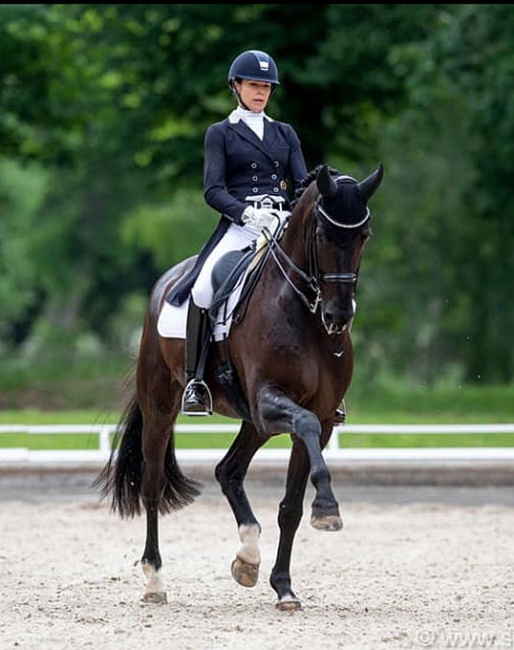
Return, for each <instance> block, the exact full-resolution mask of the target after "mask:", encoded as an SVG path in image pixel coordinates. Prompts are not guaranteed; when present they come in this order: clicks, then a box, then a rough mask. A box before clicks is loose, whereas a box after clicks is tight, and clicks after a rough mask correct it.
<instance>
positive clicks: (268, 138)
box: [228, 119, 275, 162]
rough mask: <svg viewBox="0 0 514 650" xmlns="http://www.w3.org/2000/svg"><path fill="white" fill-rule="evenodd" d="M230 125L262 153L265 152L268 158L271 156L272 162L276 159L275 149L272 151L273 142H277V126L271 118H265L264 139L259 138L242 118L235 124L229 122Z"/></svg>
mask: <svg viewBox="0 0 514 650" xmlns="http://www.w3.org/2000/svg"><path fill="white" fill-rule="evenodd" d="M228 126H229V128H231V129H234V131H236V132H237V133H238V135H239V136H240V137H241V138H243V139H244V140H246V141H247V142H250V143H251V144H252V145H253V146H254V147H255V148H256V149H258V150H259V151H260V152H261V153H263V154H264V155H265V156H266V157H267V158H269V159H270V160H271V161H272V162H274V161H275V157H274V156H273V151H272V150H271V151H270V147H271V149H272V148H273V143H274V142H275V128H274V123H273V122H270V121H269V120H266V119H265V120H264V141H265V142H263V141H261V140H260V138H258V137H257V136H256V135H255V133H254V132H253V131H252V129H250V127H248V126H246V124H245V123H244V122H243V121H242V120H240V121H239V122H236V123H235V124H232V123H231V122H228Z"/></svg>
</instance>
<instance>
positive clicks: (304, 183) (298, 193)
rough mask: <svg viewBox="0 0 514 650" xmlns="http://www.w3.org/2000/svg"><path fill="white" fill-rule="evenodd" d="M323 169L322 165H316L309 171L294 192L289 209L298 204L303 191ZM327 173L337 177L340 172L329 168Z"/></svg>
mask: <svg viewBox="0 0 514 650" xmlns="http://www.w3.org/2000/svg"><path fill="white" fill-rule="evenodd" d="M322 167H323V165H317V166H316V167H315V168H314V169H313V170H311V171H310V172H309V173H308V174H307V176H306V177H305V178H304V179H303V180H302V181H301V182H300V184H299V185H298V187H297V188H296V190H295V193H294V198H293V199H292V200H291V208H294V207H295V205H296V204H297V203H298V201H299V200H300V199H301V197H302V196H303V194H304V192H305V190H306V189H307V188H308V187H309V185H310V184H311V183H312V181H314V180H316V176H317V175H318V172H319V170H320V169H321V168H322ZM328 170H329V172H330V174H331V175H332V176H339V175H340V173H341V172H339V170H337V169H335V168H334V167H329V169H328Z"/></svg>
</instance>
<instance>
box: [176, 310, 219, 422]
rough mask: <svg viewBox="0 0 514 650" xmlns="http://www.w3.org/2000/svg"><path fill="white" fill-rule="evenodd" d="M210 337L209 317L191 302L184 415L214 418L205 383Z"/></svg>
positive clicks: (188, 317)
mask: <svg viewBox="0 0 514 650" xmlns="http://www.w3.org/2000/svg"><path fill="white" fill-rule="evenodd" d="M210 333H211V328H210V322H209V313H208V311H207V310H206V309H201V308H200V307H198V306H197V305H195V304H194V302H193V300H192V299H191V300H190V302H189V308H188V312H187V323H186V360H185V366H186V381H187V385H186V387H185V389H184V394H183V396H182V413H184V414H185V415H212V396H211V391H210V390H209V387H208V386H207V384H206V383H205V382H204V380H203V373H204V369H205V361H206V358H207V346H208V344H209V337H210Z"/></svg>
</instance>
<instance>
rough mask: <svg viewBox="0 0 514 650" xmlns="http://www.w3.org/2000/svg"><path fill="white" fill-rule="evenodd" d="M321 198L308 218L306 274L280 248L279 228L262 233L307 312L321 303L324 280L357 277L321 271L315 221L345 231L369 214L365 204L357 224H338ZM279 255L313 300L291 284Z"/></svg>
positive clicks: (353, 281)
mask: <svg viewBox="0 0 514 650" xmlns="http://www.w3.org/2000/svg"><path fill="white" fill-rule="evenodd" d="M335 181H336V182H337V181H342V182H343V183H345V182H346V183H351V182H356V181H355V179H353V178H351V177H350V176H338V177H337V178H336V179H335ZM322 199H323V196H322V195H320V196H319V197H318V198H317V200H316V203H315V205H314V208H313V212H314V214H313V218H312V219H311V226H310V229H309V236H308V241H307V257H308V267H309V271H308V273H305V272H304V271H303V270H302V269H301V268H300V267H298V266H297V265H296V264H295V262H293V260H292V259H291V258H290V257H289V256H288V255H287V254H286V253H285V252H284V251H283V250H282V248H281V247H280V245H279V243H278V242H279V238H280V235H281V232H282V231H280V233H277V234H275V235H271V236H270V235H269V234H268V233H266V230H265V231H264V232H263V234H264V235H265V236H266V239H267V240H268V244H269V251H270V253H271V255H272V256H273V258H274V260H275V262H276V264H277V266H278V267H279V269H280V270H281V272H282V274H283V276H284V278H285V279H286V280H287V282H288V283H289V285H290V286H291V288H292V289H293V290H294V292H295V293H296V295H297V296H298V297H299V298H300V299H301V300H302V301H303V302H304V303H305V304H306V306H307V307H308V309H309V311H310V312H311V313H313V314H314V313H315V312H316V310H317V308H318V305H319V303H320V302H321V286H322V284H323V283H328V282H333V283H337V282H340V283H343V284H352V285H354V286H355V284H356V283H357V278H358V273H356V272H353V271H348V272H344V273H323V272H321V271H320V268H319V255H318V249H317V246H316V229H317V226H318V223H319V222H323V220H326V221H327V222H328V223H329V224H330V225H331V226H332V227H335V228H341V229H344V230H352V229H355V228H360V227H361V226H363V225H364V224H365V223H366V222H367V221H368V220H369V219H370V217H371V213H370V211H369V208H368V207H366V214H365V216H364V218H363V219H361V220H360V221H359V222H358V223H352V224H346V223H341V222H340V221H337V220H336V219H334V218H333V217H332V216H331V215H329V214H328V212H327V211H326V210H325V209H324V208H323V206H322V205H321V201H322ZM284 227H287V224H284ZM279 256H280V258H281V260H283V261H284V262H286V264H287V265H288V266H289V267H290V268H292V269H293V270H294V272H295V273H296V274H297V275H299V276H300V278H302V280H304V282H306V284H307V285H308V287H309V289H310V290H312V291H313V292H314V300H312V301H310V300H309V299H308V298H307V296H306V295H305V294H304V293H303V292H302V291H301V290H300V289H299V288H298V287H297V286H296V285H295V284H294V283H293V281H292V280H291V278H290V277H289V275H288V274H287V270H286V269H285V268H284V266H283V264H282V262H281V260H279Z"/></svg>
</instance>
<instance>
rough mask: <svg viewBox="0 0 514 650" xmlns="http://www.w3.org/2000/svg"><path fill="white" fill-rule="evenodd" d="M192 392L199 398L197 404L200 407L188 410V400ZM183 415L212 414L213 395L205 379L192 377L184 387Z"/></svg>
mask: <svg viewBox="0 0 514 650" xmlns="http://www.w3.org/2000/svg"><path fill="white" fill-rule="evenodd" d="M191 393H193V394H194V395H195V397H196V398H197V400H196V405H194V406H197V407H198V408H192V409H190V410H188V408H187V402H188V399H189V397H190V396H191ZM181 410H182V414H183V415H212V411H213V407H212V395H211V391H210V389H209V386H207V384H206V383H205V382H204V381H203V379H194V378H193V379H191V381H189V382H188V383H187V385H186V387H185V388H184V392H183V393H182V406H181Z"/></svg>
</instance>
